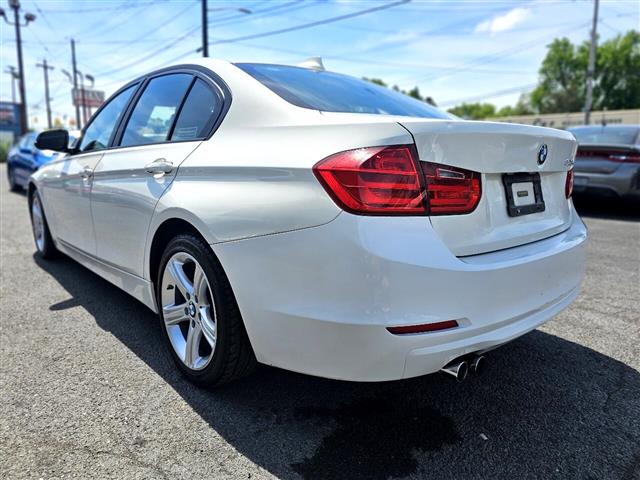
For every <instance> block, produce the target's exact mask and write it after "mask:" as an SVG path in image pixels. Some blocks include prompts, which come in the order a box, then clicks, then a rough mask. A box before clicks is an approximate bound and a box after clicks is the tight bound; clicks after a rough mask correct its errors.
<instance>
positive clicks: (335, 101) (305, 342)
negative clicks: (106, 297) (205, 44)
mask: <svg viewBox="0 0 640 480" xmlns="http://www.w3.org/2000/svg"><path fill="white" fill-rule="evenodd" d="M37 142H38V143H37V146H38V148H42V149H52V150H58V151H63V152H66V153H67V155H66V156H61V157H60V158H59V159H58V160H57V161H55V162H52V163H50V164H47V165H46V166H44V167H43V168H41V169H40V170H38V171H37V172H36V173H35V174H34V175H33V176H32V177H31V179H30V184H29V190H28V192H29V197H28V198H29V206H30V211H31V218H32V223H33V233H34V237H35V243H36V247H37V250H38V254H39V255H41V256H42V257H44V258H49V257H52V256H54V255H55V254H56V253H57V252H63V253H64V254H66V255H68V256H70V257H72V258H73V259H75V260H76V261H78V262H80V263H81V264H82V265H84V266H85V267H87V268H89V269H90V270H92V271H93V272H95V273H97V274H98V275H100V276H102V277H104V278H106V279H107V280H109V281H110V282H112V283H113V284H115V285H116V286H118V287H120V288H122V289H123V290H125V291H126V292H128V293H129V294H131V295H132V296H134V297H135V298H137V299H138V300H140V301H141V302H143V303H144V304H145V305H147V306H148V307H149V308H150V309H152V310H153V311H155V312H157V313H158V315H159V318H160V323H161V328H162V331H163V335H164V338H165V340H166V344H167V347H168V350H169V352H170V354H171V355H172V357H173V359H174V360H175V363H176V365H177V366H178V368H179V369H180V370H181V371H182V372H183V373H184V374H185V375H186V376H187V377H188V378H189V379H190V380H191V381H193V382H194V383H196V384H198V385H202V386H214V385H218V384H221V383H224V382H227V381H230V380H232V379H234V378H237V377H239V376H242V375H245V374H247V373H249V372H250V371H251V370H252V369H253V368H254V366H255V365H256V364H257V363H258V362H260V363H264V364H268V365H274V366H277V367H281V368H285V369H289V370H294V371H297V372H303V373H307V374H311V375H318V376H322V377H328V378H335V379H344V380H355V381H383V380H394V379H401V378H409V377H415V376H418V375H424V374H429V373H432V372H437V371H439V370H443V371H446V372H448V373H451V374H453V375H455V376H456V377H457V378H458V379H463V378H464V377H465V376H466V373H467V371H468V370H470V371H473V370H477V369H479V366H480V363H481V362H480V360H481V359H482V358H483V356H482V355H483V354H484V353H485V352H487V351H489V350H491V349H493V348H495V347H497V346H499V345H502V344H504V343H506V342H509V341H511V340H513V339H515V338H517V337H519V336H521V335H523V334H525V333H526V332H529V331H530V330H532V329H534V328H536V327H537V326H539V325H541V324H542V323H544V322H545V321H547V320H549V319H550V318H552V317H553V316H554V315H556V314H557V313H558V312H560V311H561V310H563V309H564V308H566V307H567V306H568V305H569V304H570V303H571V302H572V301H573V300H574V299H575V298H576V295H577V294H578V290H579V287H580V283H581V280H582V278H583V274H584V267H585V240H586V238H587V233H586V229H585V226H584V224H583V223H582V221H581V220H580V218H579V217H578V215H577V214H576V211H575V210H574V208H573V205H572V201H571V199H570V197H571V190H572V177H573V171H572V166H573V162H574V156H575V153H576V142H575V140H574V138H573V136H572V135H571V134H570V133H566V132H563V131H559V130H553V129H547V128H539V127H532V126H524V125H510V124H504V123H489V122H473V121H463V120H460V119H458V118H455V117H453V116H451V115H449V114H447V113H445V112H442V111H440V110H438V109H436V108H434V107H432V106H430V105H428V104H426V103H423V102H419V101H417V100H414V99H412V98H409V97H406V96H404V95H402V94H399V93H396V92H394V91H391V90H388V89H385V88H382V87H378V86H376V85H373V84H370V83H368V82H365V81H361V80H358V79H356V78H352V77H348V76H345V75H341V74H337V73H332V72H328V71H324V70H323V69H320V68H301V67H291V66H284V65H269V64H248V63H236V64H232V63H227V62H222V61H216V60H210V59H202V60H196V61H193V62H189V63H185V64H180V65H176V66H172V67H169V68H165V69H163V70H159V71H155V72H153V73H150V74H148V75H145V76H143V77H140V78H138V79H136V80H134V81H132V82H130V83H129V84H127V85H125V86H124V87H123V88H121V89H120V90H119V91H118V92H116V93H115V94H114V95H113V96H112V97H111V98H110V99H109V100H108V101H107V102H106V103H105V104H104V105H103V106H102V108H100V110H98V111H97V112H96V113H95V115H94V116H93V118H92V119H91V121H90V122H89V124H88V125H87V127H86V128H85V129H84V131H83V132H82V135H81V138H80V139H79V140H78V141H77V142H76V145H75V146H74V147H73V148H68V146H67V133H66V132H65V131H62V130H54V131H49V132H45V133H42V134H41V135H40V136H39V138H38V141H37ZM123 321H124V320H123Z"/></svg>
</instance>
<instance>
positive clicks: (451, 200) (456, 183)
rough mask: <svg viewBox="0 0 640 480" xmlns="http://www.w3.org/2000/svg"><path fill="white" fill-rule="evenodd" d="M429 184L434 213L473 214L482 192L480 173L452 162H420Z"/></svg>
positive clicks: (429, 197) (428, 191) (429, 194)
mask: <svg viewBox="0 0 640 480" xmlns="http://www.w3.org/2000/svg"><path fill="white" fill-rule="evenodd" d="M420 165H421V167H422V172H423V173H424V178H425V181H426V184H427V198H428V202H429V214H430V215H459V214H464V213H471V212H473V210H475V208H476V207H477V206H478V202H480V197H481V195H482V188H481V184H480V174H479V173H478V172H472V171H471V170H465V169H462V168H457V167H450V166H449V165H440V164H438V163H430V162H420Z"/></svg>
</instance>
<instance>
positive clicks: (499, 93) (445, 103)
mask: <svg viewBox="0 0 640 480" xmlns="http://www.w3.org/2000/svg"><path fill="white" fill-rule="evenodd" d="M535 86H536V84H535V83H530V84H527V85H521V86H519V87H513V88H507V89H504V90H497V91H495V92H489V93H483V94H481V95H474V96H473V97H466V98H458V99H455V100H444V101H442V102H439V106H441V107H445V106H448V105H457V104H459V103H464V102H474V101H477V100H484V99H487V98H493V97H501V96H502V95H508V94H510V93H515V92H521V91H523V90H529V89H531V88H534V87H535Z"/></svg>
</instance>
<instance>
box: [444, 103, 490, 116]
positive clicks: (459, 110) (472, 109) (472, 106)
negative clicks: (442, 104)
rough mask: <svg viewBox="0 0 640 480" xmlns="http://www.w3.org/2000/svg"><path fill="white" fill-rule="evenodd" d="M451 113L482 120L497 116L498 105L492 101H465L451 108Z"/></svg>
mask: <svg viewBox="0 0 640 480" xmlns="http://www.w3.org/2000/svg"><path fill="white" fill-rule="evenodd" d="M449 113H453V114H454V115H457V116H458V117H461V118H466V119H468V120H482V119H483V118H490V117H495V115H496V107H495V105H493V104H491V103H463V104H461V105H456V106H455V107H453V108H450V109H449Z"/></svg>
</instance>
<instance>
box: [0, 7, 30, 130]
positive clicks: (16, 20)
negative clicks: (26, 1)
mask: <svg viewBox="0 0 640 480" xmlns="http://www.w3.org/2000/svg"><path fill="white" fill-rule="evenodd" d="M9 7H11V9H12V10H13V22H11V21H10V20H9V19H8V18H7V15H6V13H5V11H4V9H2V8H0V17H2V18H4V21H5V22H7V23H8V24H9V25H13V26H15V27H16V47H17V54H18V73H19V75H20V76H19V79H18V80H19V82H18V87H19V89H20V133H21V134H24V133H27V128H28V127H27V125H28V118H27V95H26V93H25V88H24V64H23V62H22V35H21V34H20V27H26V26H27V25H29V23H31V22H33V21H34V20H35V19H36V16H35V15H34V14H32V13H25V15H24V23H20V0H9Z"/></svg>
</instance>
